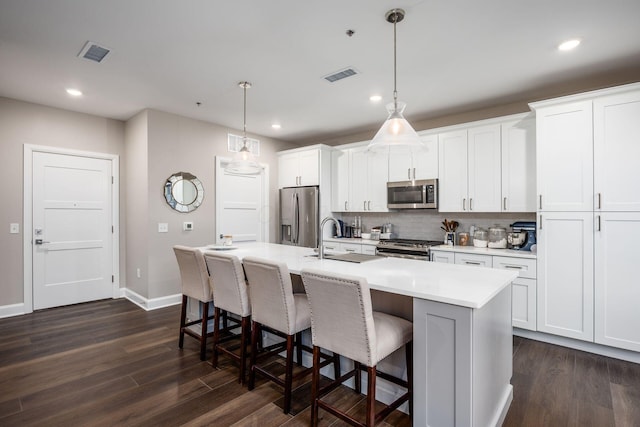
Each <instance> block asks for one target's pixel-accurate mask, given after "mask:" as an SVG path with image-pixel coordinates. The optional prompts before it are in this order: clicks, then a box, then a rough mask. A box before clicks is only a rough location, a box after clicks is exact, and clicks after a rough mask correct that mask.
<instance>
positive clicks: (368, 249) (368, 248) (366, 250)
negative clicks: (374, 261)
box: [362, 243, 376, 255]
mask: <svg viewBox="0 0 640 427" xmlns="http://www.w3.org/2000/svg"><path fill="white" fill-rule="evenodd" d="M362 253H363V254H365V255H376V246H375V245H365V244H364V243H363V244H362Z"/></svg>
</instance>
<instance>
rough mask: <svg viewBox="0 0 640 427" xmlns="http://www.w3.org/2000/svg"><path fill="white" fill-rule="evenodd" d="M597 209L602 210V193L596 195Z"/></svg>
mask: <svg viewBox="0 0 640 427" xmlns="http://www.w3.org/2000/svg"><path fill="white" fill-rule="evenodd" d="M598 209H602V193H598Z"/></svg>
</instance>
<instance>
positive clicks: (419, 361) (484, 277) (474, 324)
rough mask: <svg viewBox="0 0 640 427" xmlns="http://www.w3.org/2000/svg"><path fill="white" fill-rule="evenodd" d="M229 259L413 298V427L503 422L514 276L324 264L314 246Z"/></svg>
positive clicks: (244, 249)
mask: <svg viewBox="0 0 640 427" xmlns="http://www.w3.org/2000/svg"><path fill="white" fill-rule="evenodd" d="M213 248H215V249H222V248H220V247H218V246H216V247H213ZM202 249H203V250H207V248H206V247H205V248H202ZM230 253H233V254H234V255H236V256H237V257H238V258H240V259H242V258H244V257H245V256H257V257H262V258H267V259H270V260H272V261H279V262H284V263H285V264H287V266H288V268H289V270H290V272H291V273H293V274H299V273H300V271H301V270H302V269H304V268H314V269H320V270H326V271H330V272H333V273H337V274H346V275H354V276H361V277H365V278H366V279H367V281H368V282H369V287H370V288H371V289H372V290H374V291H379V292H381V293H389V294H394V295H400V296H404V297H410V298H412V300H413V314H412V318H413V337H414V344H413V348H414V355H413V361H414V399H413V402H414V405H413V407H414V425H416V426H427V425H431V426H497V425H501V424H502V421H503V420H504V417H505V416H506V413H507V410H508V408H509V405H510V403H511V400H512V398H513V389H512V386H511V384H510V381H511V372H512V328H511V286H510V284H511V282H512V281H513V280H514V279H515V278H516V277H517V273H515V272H511V271H508V270H497V269H490V268H478V267H475V268H472V267H467V266H462V265H454V264H441V263H434V262H425V261H415V260H408V259H401V258H384V257H376V258H375V259H372V260H370V261H367V262H363V263H353V262H344V261H336V260H331V259H323V260H319V259H317V257H315V256H314V251H313V249H311V248H303V247H295V246H286V245H278V244H272V243H240V244H236V245H235V246H234V247H233V249H232V250H231V251H230ZM382 394H384V393H382ZM379 400H385V399H384V398H380V399H379Z"/></svg>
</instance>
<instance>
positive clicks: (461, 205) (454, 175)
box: [438, 130, 468, 212]
mask: <svg viewBox="0 0 640 427" xmlns="http://www.w3.org/2000/svg"><path fill="white" fill-rule="evenodd" d="M438 157H439V163H438V173H439V182H438V186H439V188H438V193H439V194H438V210H439V211H440V212H463V211H467V210H468V203H467V202H468V200H467V131H466V130H458V131H453V132H445V133H441V134H440V135H438Z"/></svg>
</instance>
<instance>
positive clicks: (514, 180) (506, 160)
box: [500, 118, 536, 212]
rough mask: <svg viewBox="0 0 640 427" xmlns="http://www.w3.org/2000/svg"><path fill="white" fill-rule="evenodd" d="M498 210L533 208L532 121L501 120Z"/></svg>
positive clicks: (534, 203)
mask: <svg viewBox="0 0 640 427" xmlns="http://www.w3.org/2000/svg"><path fill="white" fill-rule="evenodd" d="M501 127H502V144H501V145H500V147H501V149H502V212H535V211H536V179H535V177H536V135H535V133H536V122H535V120H534V119H532V118H529V119H524V120H513V121H509V122H505V123H502V125H501Z"/></svg>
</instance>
